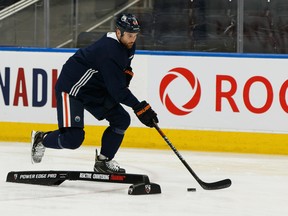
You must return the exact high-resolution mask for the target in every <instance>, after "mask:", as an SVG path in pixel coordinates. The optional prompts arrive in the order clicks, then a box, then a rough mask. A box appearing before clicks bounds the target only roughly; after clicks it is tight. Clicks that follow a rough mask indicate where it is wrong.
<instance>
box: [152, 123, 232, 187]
mask: <svg viewBox="0 0 288 216" xmlns="http://www.w3.org/2000/svg"><path fill="white" fill-rule="evenodd" d="M154 127H155V128H156V130H157V131H158V133H159V134H160V135H161V136H162V138H163V139H164V140H165V142H166V143H167V144H168V145H169V147H170V148H171V149H172V150H173V152H174V153H175V154H176V155H177V157H178V158H179V159H180V161H181V162H182V163H183V165H184V166H185V167H186V169H187V170H188V171H189V172H190V174H191V175H192V176H193V177H194V178H195V180H196V181H197V182H198V183H199V185H200V186H201V187H202V188H203V189H205V190H216V189H222V188H227V187H230V185H231V184H232V182H231V180H230V179H224V180H221V181H217V182H212V183H207V182H204V181H202V180H201V179H200V178H199V177H198V176H197V174H196V173H195V172H194V171H193V169H192V168H191V167H190V166H189V164H188V163H187V162H186V160H185V159H184V158H183V157H182V155H181V154H180V153H179V152H178V150H177V149H176V148H175V146H174V145H173V144H172V142H171V141H170V140H169V139H168V137H167V136H166V135H165V134H164V132H163V131H162V130H161V129H160V127H159V126H158V124H157V123H156V122H154Z"/></svg>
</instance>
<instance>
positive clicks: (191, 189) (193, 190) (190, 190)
mask: <svg viewBox="0 0 288 216" xmlns="http://www.w3.org/2000/svg"><path fill="white" fill-rule="evenodd" d="M187 191H188V192H195V191H196V188H187Z"/></svg>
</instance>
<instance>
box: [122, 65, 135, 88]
mask: <svg viewBox="0 0 288 216" xmlns="http://www.w3.org/2000/svg"><path fill="white" fill-rule="evenodd" d="M124 74H125V77H126V86H127V87H129V85H130V82H131V79H132V78H133V76H134V73H133V72H132V68H131V67H127V68H126V69H125V70H124Z"/></svg>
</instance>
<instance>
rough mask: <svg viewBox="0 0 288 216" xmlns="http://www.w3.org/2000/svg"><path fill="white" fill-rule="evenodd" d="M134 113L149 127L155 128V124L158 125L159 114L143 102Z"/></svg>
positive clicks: (135, 108) (136, 107)
mask: <svg viewBox="0 0 288 216" xmlns="http://www.w3.org/2000/svg"><path fill="white" fill-rule="evenodd" d="M133 110H134V113H135V114H136V116H137V117H138V119H139V120H140V121H141V122H142V123H143V124H144V125H146V126H147V127H154V122H156V123H158V122H159V121H158V118H157V114H156V113H155V112H154V110H152V108H151V106H150V104H148V103H147V102H146V101H142V102H140V103H139V104H137V105H136V106H135V107H133Z"/></svg>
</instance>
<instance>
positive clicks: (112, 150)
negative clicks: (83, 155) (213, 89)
mask: <svg viewBox="0 0 288 216" xmlns="http://www.w3.org/2000/svg"><path fill="white" fill-rule="evenodd" d="M115 131H116V130H115ZM123 138H124V134H122V133H121V134H120V133H116V132H114V131H113V130H112V128H111V127H108V128H106V130H105V131H104V133H103V136H102V146H101V152H100V153H101V154H102V155H104V156H106V157H107V158H108V159H109V160H112V159H113V158H114V156H115V154H116V152H117V151H118V149H119V147H120V145H121V143H122V140H123Z"/></svg>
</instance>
